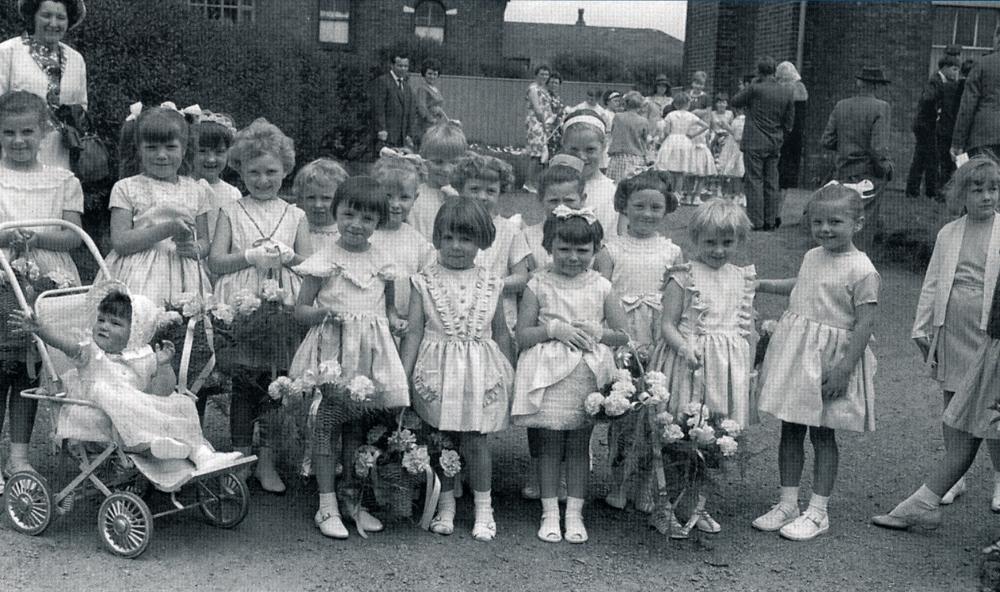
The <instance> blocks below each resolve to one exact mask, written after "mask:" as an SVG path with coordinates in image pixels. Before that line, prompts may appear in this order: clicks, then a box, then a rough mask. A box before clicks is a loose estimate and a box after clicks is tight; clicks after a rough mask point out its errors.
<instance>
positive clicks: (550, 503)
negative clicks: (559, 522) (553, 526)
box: [542, 497, 559, 516]
mask: <svg viewBox="0 0 1000 592" xmlns="http://www.w3.org/2000/svg"><path fill="white" fill-rule="evenodd" d="M552 514H555V515H556V516H558V515H559V498H557V497H543V498H542V516H546V515H552Z"/></svg>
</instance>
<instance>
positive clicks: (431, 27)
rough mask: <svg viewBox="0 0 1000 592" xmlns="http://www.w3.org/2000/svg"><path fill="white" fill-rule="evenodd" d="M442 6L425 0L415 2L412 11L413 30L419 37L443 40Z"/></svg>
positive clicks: (441, 41)
mask: <svg viewBox="0 0 1000 592" xmlns="http://www.w3.org/2000/svg"><path fill="white" fill-rule="evenodd" d="M444 20H445V17H444V6H441V3H440V2H434V1H431V0H427V1H424V2H421V3H420V4H417V7H416V9H415V10H414V13H413V23H414V29H413V32H414V33H416V35H417V37H420V38H421V39H431V40H433V41H437V42H438V43H443V42H444Z"/></svg>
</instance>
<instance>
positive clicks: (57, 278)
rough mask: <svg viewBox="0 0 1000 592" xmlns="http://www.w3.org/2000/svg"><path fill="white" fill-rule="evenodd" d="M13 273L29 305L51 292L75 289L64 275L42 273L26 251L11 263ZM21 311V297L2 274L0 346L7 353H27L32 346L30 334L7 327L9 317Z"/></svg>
mask: <svg viewBox="0 0 1000 592" xmlns="http://www.w3.org/2000/svg"><path fill="white" fill-rule="evenodd" d="M10 267H11V269H13V270H14V279H15V281H17V283H18V285H19V286H21V291H22V293H23V294H24V299H25V300H26V301H27V302H28V305H32V304H34V302H35V299H36V298H38V295H39V294H41V293H42V292H45V291H47V290H55V289H56V288H68V287H70V286H72V285H73V279H72V278H70V277H69V276H68V275H66V274H65V273H62V272H60V271H50V272H49V273H42V271H41V269H39V268H38V265H37V264H35V262H34V261H32V258H31V256H30V251H28V250H25V251H24V254H23V255H22V256H21V257H18V258H17V259H14V260H13V261H11V262H10ZM18 308H20V304H19V303H18V301H17V297H16V296H14V288H13V287H12V286H11V285H10V283H9V278H8V277H7V274H4V273H0V317H2V318H0V343H2V346H0V347H2V348H3V349H4V350H5V351H14V350H23V349H25V348H26V347H28V345H29V344H30V343H31V338H30V336H29V335H26V334H14V333H12V332H11V330H10V329H9V328H8V327H7V315H9V314H10V313H11V311H13V310H15V309H18Z"/></svg>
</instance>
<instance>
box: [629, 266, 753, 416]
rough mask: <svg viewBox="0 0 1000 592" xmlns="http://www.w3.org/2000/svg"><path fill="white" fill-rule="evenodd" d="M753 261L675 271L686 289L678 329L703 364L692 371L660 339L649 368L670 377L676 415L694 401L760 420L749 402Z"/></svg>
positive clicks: (675, 277) (714, 409) (714, 410)
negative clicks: (739, 265) (748, 263)
mask: <svg viewBox="0 0 1000 592" xmlns="http://www.w3.org/2000/svg"><path fill="white" fill-rule="evenodd" d="M756 279H757V273H756V270H755V269H754V266H752V265H750V266H748V267H736V266H735V265H732V264H730V263H727V264H725V265H723V266H722V267H720V268H719V269H712V268H711V267H709V266H707V265H705V264H703V263H700V262H698V261H693V262H692V263H691V270H690V271H687V272H676V273H673V274H671V276H670V281H673V282H677V284H678V285H679V286H681V288H683V290H684V305H683V312H682V313H681V321H680V324H679V326H678V330H679V331H680V333H681V335H683V336H684V337H685V338H686V339H687V341H688V343H689V344H690V345H691V346H692V347H693V348H694V350H695V351H696V352H698V353H699V354H701V360H702V367H701V368H700V369H698V370H697V371H693V370H691V369H690V367H689V366H688V364H687V362H686V361H685V360H684V358H682V357H680V356H678V355H677V353H678V352H677V350H675V349H673V348H671V347H669V346H668V345H667V344H666V342H664V341H660V342H659V343H658V344H657V346H656V349H655V350H654V352H653V355H652V357H651V359H650V363H649V367H650V368H651V369H653V370H658V371H660V372H662V373H663V374H665V375H666V376H667V380H668V381H669V387H668V388H669V390H670V403H669V408H668V410H669V411H670V412H671V413H673V414H674V415H676V414H677V412H678V410H680V409H682V408H684V406H685V405H687V404H688V403H691V402H699V403H703V404H705V405H707V406H708V408H709V409H710V410H711V411H712V413H718V414H722V415H725V416H726V417H728V418H730V419H733V420H735V421H737V422H738V423H739V424H740V425H741V426H743V427H746V426H748V425H750V424H751V423H756V422H757V413H756V409H752V408H751V405H750V373H751V371H752V370H753V352H752V351H751V350H750V342H749V341H748V338H749V337H750V335H751V332H752V330H753V299H754V287H753V283H754V281H755V280H756Z"/></svg>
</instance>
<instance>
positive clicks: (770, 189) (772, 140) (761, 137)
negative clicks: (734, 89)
mask: <svg viewBox="0 0 1000 592" xmlns="http://www.w3.org/2000/svg"><path fill="white" fill-rule="evenodd" d="M775 68H776V65H775V62H774V58H771V57H765V58H762V59H761V60H760V61H759V62H757V78H755V79H754V81H753V82H752V83H751V84H750V85H749V86H747V87H744V88H743V90H741V91H740V92H738V93H736V96H734V97H733V100H732V101H730V105H732V106H733V107H738V108H741V109H744V110H745V112H746V127H745V128H744V131H743V139H742V140H741V142H740V148H742V150H743V166H744V168H745V169H746V174H745V176H744V179H743V185H744V188H745V189H746V194H747V216H748V217H749V218H750V222H751V223H752V224H753V228H754V230H771V229H772V228H777V227H778V225H779V224H780V223H781V222H780V219H781V218H780V216H781V212H779V211H778V207H779V205H780V204H781V191H780V189H779V188H778V159H779V158H780V156H781V144H782V142H784V138H785V134H786V133H788V132H791V131H792V126H793V125H794V123H795V102H794V101H795V99H794V96H793V93H792V89H791V88H790V87H788V86H785V85H784V84H781V83H779V82H778V81H777V80H776V79H775V77H774V71H775Z"/></svg>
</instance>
